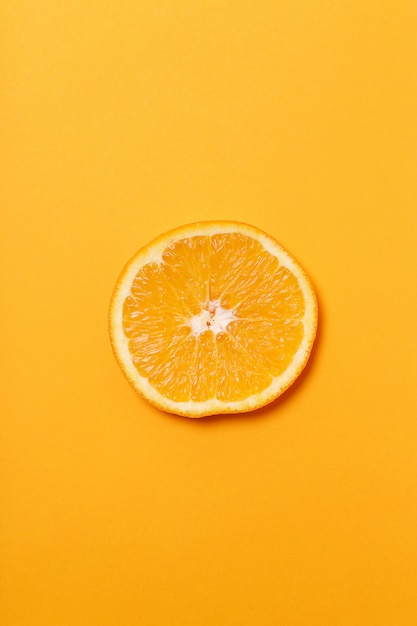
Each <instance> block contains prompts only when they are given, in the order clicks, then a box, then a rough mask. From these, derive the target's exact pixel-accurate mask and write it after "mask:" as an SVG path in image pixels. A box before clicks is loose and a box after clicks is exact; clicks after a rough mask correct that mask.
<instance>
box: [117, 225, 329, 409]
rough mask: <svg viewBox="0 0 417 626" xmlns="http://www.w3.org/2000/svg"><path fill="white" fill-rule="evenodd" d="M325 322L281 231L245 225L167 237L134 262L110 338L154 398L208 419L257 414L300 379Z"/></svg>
mask: <svg viewBox="0 0 417 626" xmlns="http://www.w3.org/2000/svg"><path fill="white" fill-rule="evenodd" d="M316 327H317V301H316V297H315V294H314V290H313V287H312V285H311V283H310V281H309V279H308V278H307V276H306V274H305V272H304V270H303V269H302V268H301V267H300V265H299V264H298V263H297V261H295V259H294V258H293V257H292V256H291V255H290V254H289V253H288V252H287V251H286V250H285V249H284V248H283V247H282V246H281V245H280V244H279V243H278V242H277V241H275V240H274V239H273V238H272V237H270V236H269V235H267V234H266V233H264V232H262V231H260V230H259V229H257V228H255V227H254V226H249V225H248V224H242V223H238V222H226V221H213V222H199V223H196V224H190V225H187V226H183V227H181V228H178V229H176V230H173V231H170V232H168V233H166V234H164V235H161V236H160V237H158V238H157V239H155V240H154V241H152V242H151V243H150V244H149V245H147V246H145V247H144V248H142V249H141V250H139V252H137V254H136V255H135V256H134V257H133V258H132V259H131V260H130V261H129V262H128V263H127V265H126V267H125V268H124V270H123V271H122V273H121V275H120V277H119V279H118V281H117V283H116V287H115V289H114V292H113V296H112V299H111V304H110V317H109V328H110V338H111V343H112V346H113V350H114V353H115V356H116V359H117V360H118V362H119V365H120V367H121V369H122V370H123V372H124V374H125V375H126V377H127V379H128V380H129V381H130V383H131V384H132V385H133V387H134V388H135V389H136V391H138V392H139V393H140V394H141V395H142V396H143V397H145V398H146V399H147V400H148V401H149V402H150V403H151V404H153V405H155V406H157V407H159V408H161V409H163V410H165V411H167V412H170V413H176V414H178V415H184V416H187V417H202V416H205V415H214V414H219V413H237V412H245V411H251V410H253V409H256V408H259V407H261V406H264V405H265V404H268V403H269V402H271V401H272V400H274V399H275V398H276V397H278V396H279V395H280V394H281V393H283V392H284V391H285V390H286V389H287V388H288V387H289V386H290V385H291V384H292V383H293V382H294V380H295V379H296V378H297V376H298V375H299V374H300V373H301V371H302V369H303V368H304V366H305V364H306V362H307V359H308V357H309V354H310V351H311V348H312V345H313V341H314V338H315V334H316Z"/></svg>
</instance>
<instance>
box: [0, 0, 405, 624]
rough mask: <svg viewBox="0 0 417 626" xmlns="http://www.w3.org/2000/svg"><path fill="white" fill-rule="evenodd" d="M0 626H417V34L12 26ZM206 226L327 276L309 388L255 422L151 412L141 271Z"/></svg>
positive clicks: (174, 16)
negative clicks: (142, 359)
mask: <svg viewBox="0 0 417 626" xmlns="http://www.w3.org/2000/svg"><path fill="white" fill-rule="evenodd" d="M0 12H1V20H0V30H1V39H2V56H3V57H4V60H5V62H4V64H3V72H2V79H1V82H2V89H1V93H0V98H1V100H0V112H1V116H0V126H1V129H0V130H1V133H2V137H3V140H2V146H3V149H2V164H1V170H2V174H3V176H2V178H3V183H2V190H1V196H2V200H1V212H2V218H3V219H2V222H3V226H2V231H1V239H2V241H1V259H2V260H1V264H2V298H1V300H2V305H1V334H2V340H1V345H2V358H1V380H2V389H1V436H0V442H1V443H0V470H1V475H2V480H1V487H0V489H1V516H0V520H1V521H0V577H1V588H0V623H1V625H2V626H138V625H140V626H142V625H143V626H196V625H198V626H206V625H207V626H258V625H259V626H276V625H282V626H324V625H331V626H412V625H414V624H415V623H416V620H417V593H416V589H417V500H416V489H417V454H416V445H417V385H416V374H417V371H416V353H417V341H416V331H415V318H416V308H417V289H416V264H417V251H416V250H417V245H416V234H417V209H416V201H417V186H416V183H415V180H416V169H417V156H416V154H417V152H416V149H417V123H416V110H417V40H416V37H415V33H416V27H417V10H416V7H415V3H414V2H412V1H411V0H410V1H407V0H397V1H396V2H389V1H388V0H369V1H366V2H363V1H362V0H361V1H359V0H353V2H352V1H349V2H348V1H347V0H346V1H341V2H323V1H319V0H308V1H307V0H301V1H300V2H294V1H292V0H282V1H280V2H276V1H272V0H271V1H269V2H268V1H263V0H259V1H258V2H250V1H249V0H235V1H234V2H225V1H224V0H222V1H218V0H214V1H210V2H208V1H205V0H202V1H201V2H194V1H191V0H178V1H174V0H156V1H154V2H148V1H144V0H138V1H134V0H130V1H123V0H121V1H116V0H110V1H109V2H100V1H99V0H86V1H85V2H78V1H70V0H68V1H64V2H56V0H39V1H38V2H30V1H29V0H21V1H19V2H14V1H13V0H5V1H3V2H2V5H1V9H0ZM207 219H231V220H239V221H244V222H249V223H251V224H254V225H256V226H258V227H259V228H261V229H263V230H265V231H267V232H269V233H270V234H271V235H272V236H274V237H275V238H276V239H278V240H279V241H280V242H281V243H282V244H283V245H284V246H286V247H287V248H288V249H289V250H290V251H291V252H292V253H293V254H294V255H295V256H296V258H298V260H299V261H300V263H301V264H302V265H303V266H304V267H305V269H306V270H307V271H308V273H309V274H310V276H311V278H312V280H313V282H314V284H315V286H316V289H317V292H318V295H319V304H320V331H319V336H318V340H317V344H316V348H315V351H314V354H313V356H312V358H311V362H310V365H309V367H308V369H307V371H306V372H305V374H304V375H303V376H302V379H301V380H300V381H299V382H297V383H296V384H295V386H294V387H293V388H292V389H291V390H290V391H288V392H287V393H286V394H284V396H283V397H282V398H281V399H280V400H279V401H278V402H275V403H274V404H272V405H271V406H270V407H269V408H266V409H263V410H261V411H259V412H256V413H255V414H252V415H246V416H230V417H217V418H212V419H202V420H189V419H187V418H179V417H173V416H170V415H168V414H165V413H162V412H159V411H158V410H157V409H154V408H152V407H150V406H148V405H147V404H146V403H145V402H144V401H143V400H142V399H140V398H139V397H138V396H136V395H135V393H134V392H133V391H132V389H131V388H130V387H129V385H128V383H127V382H126V381H125V380H124V378H123V376H122V374H121V372H120V370H119V368H118V366H117V364H116V362H115V359H114V357H113V354H112V352H111V349H110V343H109V340H108V336H107V310H108V303H109V299H110V294H111V291H112V289H113V285H114V282H115V280H116V278H117V276H118V274H119V272H120V270H121V269H122V267H123V265H124V263H125V262H126V261H127V260H128V258H129V257H130V256H131V255H132V254H133V253H134V252H135V250H136V249H137V248H139V247H141V246H142V245H144V244H146V243H147V242H148V241H149V240H150V239H152V238H153V237H155V236H157V235H159V234H160V233H161V232H164V231H166V230H168V229H170V228H174V227H176V226H179V225H181V224H184V223H188V222H193V221H198V220H207Z"/></svg>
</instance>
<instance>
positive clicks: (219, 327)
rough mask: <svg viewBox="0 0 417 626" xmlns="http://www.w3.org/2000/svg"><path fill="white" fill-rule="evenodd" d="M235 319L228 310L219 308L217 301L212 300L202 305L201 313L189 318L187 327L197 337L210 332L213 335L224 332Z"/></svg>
mask: <svg viewBox="0 0 417 626" xmlns="http://www.w3.org/2000/svg"><path fill="white" fill-rule="evenodd" d="M236 319H237V317H236V316H235V315H234V313H233V311H231V310H230V309H224V308H223V307H222V306H220V302H219V301H218V300H213V301H212V302H208V303H207V304H206V305H204V307H203V309H202V311H201V313H198V315H194V317H192V318H191V320H190V322H189V325H190V326H191V330H192V332H193V334H194V335H196V336H197V337H198V335H200V334H201V333H204V332H205V331H207V330H211V331H212V332H213V333H214V334H215V335H217V334H218V333H220V332H224V331H225V330H226V328H227V325H228V324H230V322H233V320H236Z"/></svg>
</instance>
